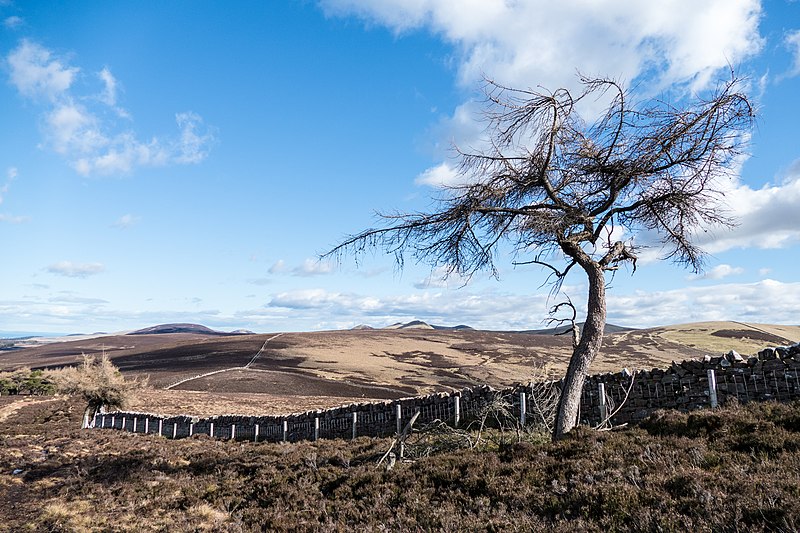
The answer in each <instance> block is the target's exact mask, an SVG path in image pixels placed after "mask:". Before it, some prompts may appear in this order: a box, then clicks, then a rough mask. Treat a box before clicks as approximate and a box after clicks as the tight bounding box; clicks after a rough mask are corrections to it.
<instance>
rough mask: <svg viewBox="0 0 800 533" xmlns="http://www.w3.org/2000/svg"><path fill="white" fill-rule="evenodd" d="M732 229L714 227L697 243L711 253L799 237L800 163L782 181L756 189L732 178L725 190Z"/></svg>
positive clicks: (780, 244)
mask: <svg viewBox="0 0 800 533" xmlns="http://www.w3.org/2000/svg"><path fill="white" fill-rule="evenodd" d="M725 204H726V206H727V209H728V211H729V213H728V214H729V215H730V216H731V217H732V218H733V219H734V220H735V221H736V222H737V226H736V227H734V228H732V229H724V228H711V229H710V231H709V232H707V233H704V234H703V235H700V236H699V239H698V243H699V244H700V245H701V246H702V247H703V248H704V249H705V250H707V251H709V252H710V253H719V252H723V251H725V250H730V249H735V248H784V247H786V246H789V245H792V244H795V243H797V242H798V241H800V209H798V208H797V206H798V205H800V165H797V164H795V165H793V167H792V169H791V170H790V173H789V175H788V176H786V178H785V180H784V181H783V183H781V184H779V185H771V184H767V185H765V186H763V187H761V188H760V189H753V188H752V187H750V186H749V185H747V184H744V183H740V182H731V183H730V185H729V189H728V190H726V191H725Z"/></svg>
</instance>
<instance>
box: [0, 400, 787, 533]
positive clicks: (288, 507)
mask: <svg viewBox="0 0 800 533" xmlns="http://www.w3.org/2000/svg"><path fill="white" fill-rule="evenodd" d="M9 401H14V402H15V403H16V402H18V401H22V403H23V406H22V407H21V408H19V409H17V410H15V411H14V412H13V413H11V414H10V415H9V416H8V418H7V419H5V420H3V421H0V524H3V526H4V527H5V528H7V529H8V530H9V531H28V530H31V531H165V530H169V531H220V530H224V531H262V530H270V531H273V530H275V531H289V530H292V531H312V530H314V531H319V530H326V531H353V530H360V531H380V530H396V531H417V530H423V531H428V530H443V531H464V530H474V531H505V530H532V531H551V530H553V531H576V530H581V531H608V530H623V531H624V530H639V531H642V530H643V531H700V530H713V531H735V530H750V531H752V530H771V531H793V530H796V529H797V528H798V527H800V488H798V487H800V404H792V405H784V404H775V403H764V404H749V405H746V406H733V407H728V408H725V409H720V410H717V411H710V410H708V411H697V412H693V413H691V414H683V413H678V412H662V413H659V414H656V415H653V416H652V417H650V418H649V419H647V420H646V421H645V422H644V423H643V424H642V425H641V426H640V427H638V428H629V429H626V430H622V431H614V432H593V431H589V430H585V429H583V428H579V430H578V431H577V432H576V433H575V434H574V435H570V436H569V437H568V438H567V439H566V440H565V441H562V442H558V443H556V444H550V443H548V442H543V441H542V440H541V439H539V440H536V439H533V440H532V439H529V438H527V437H525V436H523V439H522V441H521V442H518V438H517V436H516V435H512V434H506V435H505V436H504V437H502V438H501V437H500V436H498V435H494V438H493V439H485V442H488V444H487V445H485V446H483V447H482V449H476V450H458V451H455V452H443V453H432V454H431V455H430V456H429V457H423V458H420V459H418V460H416V461H415V462H413V463H402V462H399V461H398V463H397V464H396V465H395V467H394V468H393V469H391V470H390V471H387V470H386V469H385V468H384V466H383V465H381V466H380V467H379V466H378V465H377V462H378V460H379V459H380V457H381V456H382V455H383V453H384V452H385V451H386V449H388V447H389V444H390V440H387V439H368V438H359V439H356V440H355V441H344V440H334V441H322V442H319V443H312V442H306V443H297V444H292V445H280V444H253V443H231V442H223V441H215V440H210V439H208V438H207V437H205V436H196V437H193V438H190V439H183V440H178V441H171V440H168V439H165V438H160V437H156V436H144V435H133V434H130V433H123V432H119V431H110V430H79V429H77V428H78V427H79V425H80V417H81V415H82V412H83V405H82V404H80V402H77V400H65V399H63V398H61V399H52V398H50V399H40V398H25V399H22V400H20V399H18V398H11V397H2V398H0V408H1V407H2V406H3V405H4V404H7V402H9Z"/></svg>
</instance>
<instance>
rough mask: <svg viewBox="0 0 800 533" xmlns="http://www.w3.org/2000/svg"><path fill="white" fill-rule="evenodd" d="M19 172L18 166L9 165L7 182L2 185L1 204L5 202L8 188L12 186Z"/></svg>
mask: <svg viewBox="0 0 800 533" xmlns="http://www.w3.org/2000/svg"><path fill="white" fill-rule="evenodd" d="M17 174H18V172H17V169H16V167H9V168H8V170H6V182H5V183H4V184H3V185H2V186H0V204H2V203H3V200H4V199H5V195H6V193H8V189H9V188H10V187H11V182H12V181H14V180H15V179H17Z"/></svg>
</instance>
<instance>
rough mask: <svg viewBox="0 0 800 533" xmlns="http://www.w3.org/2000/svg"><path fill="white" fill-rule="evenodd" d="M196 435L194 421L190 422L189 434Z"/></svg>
mask: <svg viewBox="0 0 800 533" xmlns="http://www.w3.org/2000/svg"><path fill="white" fill-rule="evenodd" d="M192 435H194V422H189V436H190V437H191V436H192Z"/></svg>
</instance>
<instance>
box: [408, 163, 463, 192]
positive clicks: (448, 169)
mask: <svg viewBox="0 0 800 533" xmlns="http://www.w3.org/2000/svg"><path fill="white" fill-rule="evenodd" d="M462 181H463V177H462V176H461V175H460V174H459V173H458V171H457V170H456V169H454V168H453V167H452V166H451V165H450V164H449V163H447V162H445V163H441V164H439V165H436V166H433V167H430V168H429V169H427V170H425V171H424V172H423V173H422V174H420V175H419V176H417V177H416V179H415V180H414V183H416V184H417V185H428V186H431V187H439V188H441V187H449V186H452V185H457V184H459V183H461V182H462Z"/></svg>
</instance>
